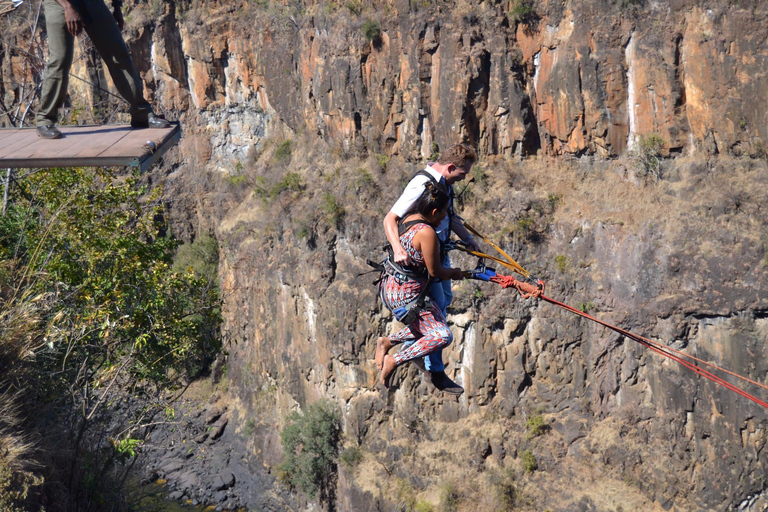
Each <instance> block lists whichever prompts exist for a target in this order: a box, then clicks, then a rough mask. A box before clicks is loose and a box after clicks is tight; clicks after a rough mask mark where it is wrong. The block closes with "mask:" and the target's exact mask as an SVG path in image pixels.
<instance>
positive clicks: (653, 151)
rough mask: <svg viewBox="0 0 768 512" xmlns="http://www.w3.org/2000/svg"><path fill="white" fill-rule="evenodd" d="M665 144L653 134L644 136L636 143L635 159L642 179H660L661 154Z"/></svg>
mask: <svg viewBox="0 0 768 512" xmlns="http://www.w3.org/2000/svg"><path fill="white" fill-rule="evenodd" d="M665 145H666V143H665V142H664V139H662V138H661V137H660V136H658V135H656V134H655V133H653V134H650V135H644V136H642V137H640V139H638V141H637V149H636V154H637V159H638V163H639V165H640V172H641V174H642V176H643V177H652V178H655V179H661V152H662V151H663V149H664V146H665Z"/></svg>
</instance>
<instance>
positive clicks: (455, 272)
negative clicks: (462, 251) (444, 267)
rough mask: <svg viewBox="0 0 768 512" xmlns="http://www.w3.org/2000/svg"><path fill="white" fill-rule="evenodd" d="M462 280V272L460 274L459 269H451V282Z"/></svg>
mask: <svg viewBox="0 0 768 512" xmlns="http://www.w3.org/2000/svg"><path fill="white" fill-rule="evenodd" d="M462 279H464V272H462V271H461V269H460V268H452V269H451V280H453V281H461V280H462Z"/></svg>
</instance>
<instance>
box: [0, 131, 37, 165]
mask: <svg viewBox="0 0 768 512" xmlns="http://www.w3.org/2000/svg"><path fill="white" fill-rule="evenodd" d="M38 140H40V139H39V137H38V136H37V132H36V131H35V130H31V131H27V130H19V131H17V133H14V134H11V136H10V137H7V138H6V139H4V140H3V142H2V143H0V160H2V159H3V158H5V157H6V156H8V155H13V154H14V152H16V151H21V150H23V149H24V148H25V147H27V146H29V145H30V144H34V143H35V142H36V141H38Z"/></svg>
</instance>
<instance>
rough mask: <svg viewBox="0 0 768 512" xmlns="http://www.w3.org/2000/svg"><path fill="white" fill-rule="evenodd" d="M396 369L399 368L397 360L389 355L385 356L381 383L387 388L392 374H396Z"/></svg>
mask: <svg viewBox="0 0 768 512" xmlns="http://www.w3.org/2000/svg"><path fill="white" fill-rule="evenodd" d="M395 368H397V363H396V362H395V358H394V357H392V356H390V355H389V354H387V355H386V356H384V362H383V363H382V365H381V383H382V384H383V385H384V387H385V388H388V387H389V380H390V377H392V374H393V373H395Z"/></svg>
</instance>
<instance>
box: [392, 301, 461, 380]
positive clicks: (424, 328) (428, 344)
mask: <svg viewBox="0 0 768 512" xmlns="http://www.w3.org/2000/svg"><path fill="white" fill-rule="evenodd" d="M414 338H415V342H414V343H413V344H412V345H410V346H408V347H406V348H405V349H403V350H401V351H400V352H398V353H397V354H395V355H393V356H391V355H388V354H387V355H385V356H384V358H383V359H382V369H381V382H382V384H383V385H384V387H389V378H390V377H391V376H392V374H393V373H394V371H395V368H397V367H398V366H400V365H401V364H404V363H406V362H408V361H410V360H411V359H416V358H419V357H424V356H426V355H428V354H430V353H432V352H434V351H436V350H440V349H442V348H443V347H445V346H447V345H449V344H450V343H451V341H453V334H452V333H451V330H450V329H449V328H448V324H447V323H446V322H445V319H444V318H443V315H442V313H441V312H440V310H439V309H437V307H436V306H434V305H433V306H432V308H431V309H429V310H426V311H422V313H421V314H420V315H419V318H418V319H417V320H416V321H415V322H413V323H412V324H410V325H408V326H407V327H406V328H404V329H402V330H401V331H400V332H398V333H397V334H395V335H392V336H390V339H391V341H392V344H395V343H400V342H402V341H405V340H409V341H410V340H411V339H414ZM396 340H397V341H396Z"/></svg>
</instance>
